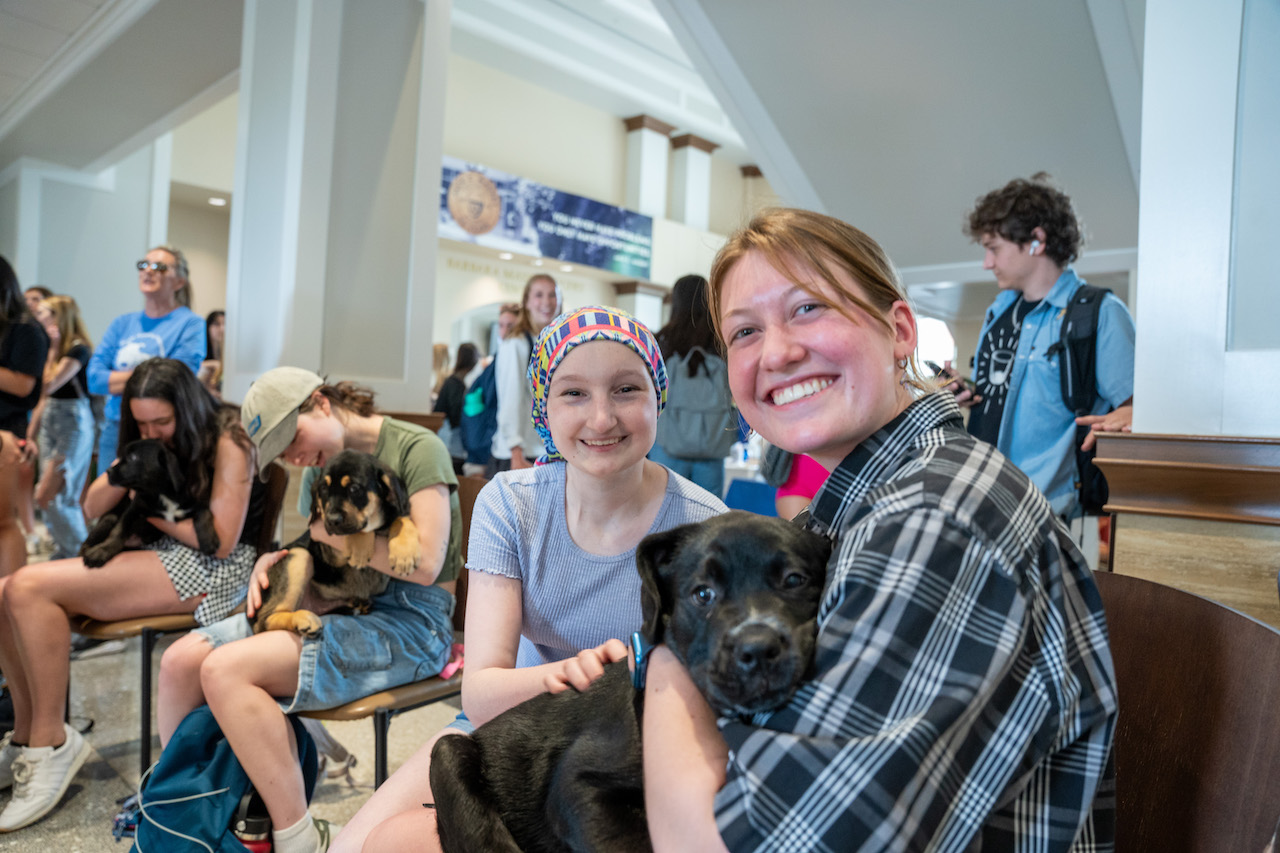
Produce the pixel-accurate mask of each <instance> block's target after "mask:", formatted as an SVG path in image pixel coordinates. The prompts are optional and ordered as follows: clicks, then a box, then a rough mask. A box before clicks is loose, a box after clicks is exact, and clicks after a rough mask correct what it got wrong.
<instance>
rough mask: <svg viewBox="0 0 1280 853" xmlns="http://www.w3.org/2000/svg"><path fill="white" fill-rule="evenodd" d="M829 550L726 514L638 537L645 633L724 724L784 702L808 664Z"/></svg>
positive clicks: (813, 539) (768, 523)
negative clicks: (661, 645) (662, 646)
mask: <svg viewBox="0 0 1280 853" xmlns="http://www.w3.org/2000/svg"><path fill="white" fill-rule="evenodd" d="M830 553H831V544H830V542H828V541H827V540H826V539H824V538H823V537H821V536H817V535H815V534H813V533H809V532H807V531H805V530H803V529H801V528H799V527H797V526H795V525H793V524H790V523H789V522H786V521H783V520H781V519H776V518H766V517H763V516H759V515H755V514H752V513H745V512H731V513H728V514H727V515H722V516H717V517H716V518H712V519H708V520H707V521H704V522H702V523H700V524H693V525H685V526H683V527H677V528H674V529H672V530H669V531H666V532H664V533H658V534H654V535H652V536H649V537H646V538H645V540H644V541H643V542H641V543H640V547H639V548H638V549H637V552H636V563H637V567H638V568H639V570H640V576H641V587H642V592H641V604H642V610H643V612H644V622H645V629H644V630H645V632H646V633H647V634H648V636H649V638H650V639H652V640H653V641H654V642H665V643H666V644H667V645H668V646H669V647H670V648H671V650H672V652H673V653H674V654H675V655H676V657H677V658H679V659H680V661H681V662H682V663H684V665H685V666H686V667H687V668H688V670H689V674H690V675H691V676H692V678H693V680H694V683H696V684H697V685H698V688H699V690H701V691H702V694H703V696H705V697H706V699H707V701H708V702H709V703H710V704H711V706H712V707H713V708H714V709H715V710H716V712H717V713H720V714H724V715H744V714H754V713H757V712H760V711H767V710H770V709H773V708H776V707H778V706H780V705H782V704H783V703H785V702H786V701H787V700H788V699H789V698H790V697H791V695H792V694H793V693H794V692H795V690H796V688H797V687H799V685H800V682H801V680H802V679H803V678H804V677H805V674H806V672H807V671H808V669H809V665H810V663H811V662H812V660H813V651H814V640H815V638H816V634H817V612H818V602H819V600H820V598H821V596H822V590H823V584H824V581H825V578H826V563H827V558H828V557H829V556H830Z"/></svg>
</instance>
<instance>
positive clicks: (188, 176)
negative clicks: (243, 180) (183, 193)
mask: <svg viewBox="0 0 1280 853" xmlns="http://www.w3.org/2000/svg"><path fill="white" fill-rule="evenodd" d="M237 109H238V99H237V97H236V95H234V94H233V95H230V96H228V97H226V98H223V99H222V100H221V101H219V102H218V103H216V104H214V105H213V106H212V107H210V108H209V109H207V110H205V111H204V112H202V113H200V114H199V115H197V116H196V117H195V118H193V119H191V120H190V121H188V122H186V123H185V124H182V125H180V126H179V127H178V128H177V129H176V130H174V132H173V162H172V163H171V164H170V167H169V168H170V170H171V177H172V179H173V180H174V181H177V182H178V183H180V184H192V185H194V186H197V187H208V188H209V189H213V190H221V191H222V192H224V193H230V192H231V188H232V186H233V185H234V181H235V154H236V110H237Z"/></svg>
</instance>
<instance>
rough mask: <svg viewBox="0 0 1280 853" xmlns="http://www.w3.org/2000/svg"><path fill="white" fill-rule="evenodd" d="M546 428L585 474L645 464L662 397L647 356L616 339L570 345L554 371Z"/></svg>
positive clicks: (571, 462) (608, 472) (567, 458)
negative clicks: (653, 378)
mask: <svg viewBox="0 0 1280 853" xmlns="http://www.w3.org/2000/svg"><path fill="white" fill-rule="evenodd" d="M547 428H548V429H549V430H550V431H551V440H552V441H554V442H555V445H556V449H557V450H559V451H560V453H561V455H563V456H564V458H565V461H566V462H567V463H568V464H569V466H570V467H571V468H574V469H577V470H579V471H582V472H584V473H586V474H590V475H592V476H600V477H607V476H610V475H612V474H616V473H618V472H620V471H624V470H627V469H628V468H630V467H632V466H634V465H642V464H644V458H645V456H646V455H647V454H648V453H649V451H650V450H651V449H652V448H653V442H654V440H655V439H656V438H657V435H658V398H657V396H656V394H655V392H654V388H653V380H652V379H651V378H650V376H649V371H648V369H647V368H646V367H645V364H644V360H643V359H641V358H640V356H638V355H636V353H635V352H634V351H632V350H631V349H630V348H629V347H627V346H626V345H625V344H620V343H615V342H613V341H592V342H590V343H585V344H579V345H578V346H577V347H575V348H574V349H572V350H570V351H569V354H568V355H566V356H565V357H564V359H563V360H562V361H561V362H560V364H559V366H557V367H556V371H555V373H554V374H553V375H552V376H551V384H550V387H549V390H548V397H547Z"/></svg>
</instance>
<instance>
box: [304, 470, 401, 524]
mask: <svg viewBox="0 0 1280 853" xmlns="http://www.w3.org/2000/svg"><path fill="white" fill-rule="evenodd" d="M403 492H404V486H403V485H400V483H399V481H398V480H397V481H394V482H393V477H392V475H391V471H390V470H389V469H387V468H386V467H385V466H384V465H382V464H381V463H380V462H379V461H378V459H377V457H375V456H372V455H370V454H368V453H360V452H359V451H356V450H344V451H342V452H341V453H339V454H337V455H336V456H334V457H333V458H332V459H330V460H329V461H328V463H326V464H325V466H324V470H323V471H322V472H321V474H320V477H319V478H318V479H317V480H316V482H315V485H314V486H313V488H312V495H311V517H312V519H316V518H320V519H322V520H323V521H324V529H325V530H326V531H327V532H328V533H329V534H331V535H334V536H346V535H350V534H352V533H361V532H366V531H375V530H379V529H381V528H382V527H385V526H386V525H387V524H390V523H391V520H392V519H393V518H396V517H399V516H401V515H405V514H407V513H408V500H407V497H405V496H404V495H403Z"/></svg>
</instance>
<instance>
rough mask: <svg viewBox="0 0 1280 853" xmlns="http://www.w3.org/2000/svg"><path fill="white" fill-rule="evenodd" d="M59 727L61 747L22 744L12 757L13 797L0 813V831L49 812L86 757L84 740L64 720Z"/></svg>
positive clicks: (20, 826)
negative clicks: (64, 736)
mask: <svg viewBox="0 0 1280 853" xmlns="http://www.w3.org/2000/svg"><path fill="white" fill-rule="evenodd" d="M63 729H64V730H65V731H66V733H67V741H66V743H64V744H63V745H62V746H60V747H57V748H56V749H55V748H54V747H52V746H41V747H31V746H24V747H22V748H21V752H20V754H19V755H18V757H17V758H15V759H14V761H13V798H12V799H10V800H9V805H7V806H5V809H4V811H3V812H0V832H12V831H13V830H15V829H21V828H22V827H24V826H28V825H30V824H33V823H35V822H36V821H38V820H40V818H42V817H44V816H45V815H47V814H48V813H49V812H51V811H53V807H54V806H56V805H57V804H58V802H59V801H60V800H61V799H62V795H63V794H65V793H66V792H67V787H68V786H69V785H70V784H71V780H72V779H73V778H74V777H75V775H76V771H77V770H79V769H80V766H81V765H82V764H84V762H85V759H87V758H88V757H89V752H90V751H91V748H90V746H89V743H88V741H86V740H85V739H84V738H83V737H81V736H80V733H79V732H78V731H76V730H75V729H73V728H71V727H70V726H68V725H66V724H65V723H64V724H63Z"/></svg>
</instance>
